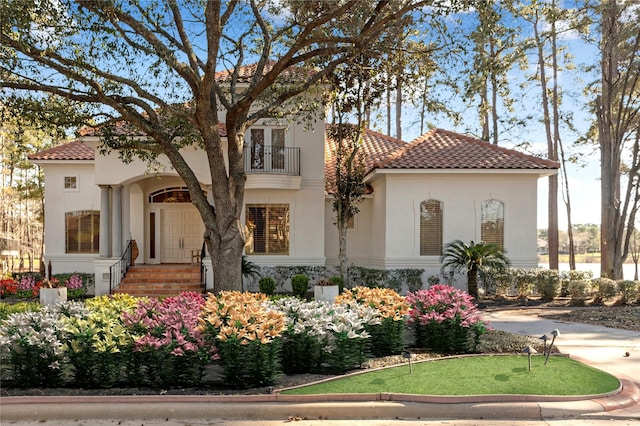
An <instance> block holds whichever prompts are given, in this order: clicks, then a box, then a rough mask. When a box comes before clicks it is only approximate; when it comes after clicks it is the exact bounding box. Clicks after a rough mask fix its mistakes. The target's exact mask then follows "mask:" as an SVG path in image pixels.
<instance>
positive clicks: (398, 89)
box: [396, 74, 402, 140]
mask: <svg viewBox="0 0 640 426" xmlns="http://www.w3.org/2000/svg"><path fill="white" fill-rule="evenodd" d="M396 138H398V139H400V140H402V76H401V75H400V74H398V75H396Z"/></svg>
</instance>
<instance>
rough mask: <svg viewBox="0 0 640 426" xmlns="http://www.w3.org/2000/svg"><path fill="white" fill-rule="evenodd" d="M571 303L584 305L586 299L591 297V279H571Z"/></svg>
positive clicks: (569, 289)
mask: <svg viewBox="0 0 640 426" xmlns="http://www.w3.org/2000/svg"><path fill="white" fill-rule="evenodd" d="M567 291H568V292H569V296H570V297H571V303H573V304H574V305H577V306H583V305H584V304H585V301H586V300H587V299H588V298H589V297H591V280H571V281H569V285H568V287H567Z"/></svg>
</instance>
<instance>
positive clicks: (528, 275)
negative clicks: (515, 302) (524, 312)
mask: <svg viewBox="0 0 640 426" xmlns="http://www.w3.org/2000/svg"><path fill="white" fill-rule="evenodd" d="M538 272H539V270H538V269H516V270H515V274H514V275H515V276H514V280H515V285H516V291H517V292H518V297H519V298H521V299H524V298H526V297H527V296H529V295H530V294H531V290H533V287H534V286H535V284H536V281H537V278H536V277H537V276H538Z"/></svg>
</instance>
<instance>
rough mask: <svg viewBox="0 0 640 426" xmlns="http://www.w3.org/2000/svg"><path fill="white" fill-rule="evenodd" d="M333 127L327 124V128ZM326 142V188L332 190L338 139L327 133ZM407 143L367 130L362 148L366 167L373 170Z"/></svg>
mask: <svg viewBox="0 0 640 426" xmlns="http://www.w3.org/2000/svg"><path fill="white" fill-rule="evenodd" d="M330 127H331V125H330V124H327V125H326V126H325V128H326V129H327V130H328V129H329V128H330ZM325 139H326V142H325V144H324V175H325V189H326V190H327V191H329V192H331V187H332V185H333V182H334V181H335V175H336V169H335V155H334V154H335V150H336V141H335V140H333V139H331V138H330V137H329V136H328V133H326V138H325ZM405 145H406V144H405V143H404V142H402V141H401V140H399V139H396V138H393V137H391V136H387V135H383V134H382V133H378V132H374V131H373V130H367V131H366V132H365V134H364V138H363V141H362V145H361V149H362V152H363V153H364V156H365V167H366V169H367V170H371V169H372V168H373V167H374V165H375V164H376V162H379V161H381V160H383V159H384V158H385V157H386V156H387V155H389V153H392V152H394V151H398V150H400V149H402V148H403V147H404V146H405Z"/></svg>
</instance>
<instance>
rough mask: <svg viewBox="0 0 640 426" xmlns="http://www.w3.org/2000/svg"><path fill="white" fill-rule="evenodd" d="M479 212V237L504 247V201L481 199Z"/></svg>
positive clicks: (486, 241)
mask: <svg viewBox="0 0 640 426" xmlns="http://www.w3.org/2000/svg"><path fill="white" fill-rule="evenodd" d="M480 212H481V213H480V214H481V218H480V227H481V228H480V229H481V231H480V233H481V235H480V239H481V240H482V241H483V242H485V243H492V244H497V245H498V246H500V248H504V203H503V202H502V201H498V200H487V201H483V202H482V205H481V208H480Z"/></svg>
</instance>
